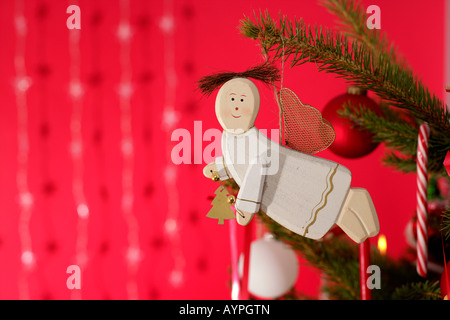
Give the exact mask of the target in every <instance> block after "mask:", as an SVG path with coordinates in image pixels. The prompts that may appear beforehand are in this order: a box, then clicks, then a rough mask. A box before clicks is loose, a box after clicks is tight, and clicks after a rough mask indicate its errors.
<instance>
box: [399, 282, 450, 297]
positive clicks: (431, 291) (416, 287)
mask: <svg viewBox="0 0 450 320" xmlns="http://www.w3.org/2000/svg"><path fill="white" fill-rule="evenodd" d="M394 299H395V300H399V299H402V300H442V297H441V288H440V286H439V281H433V282H431V281H425V282H413V283H408V284H405V285H403V286H402V287H400V288H398V289H396V290H395V292H394Z"/></svg>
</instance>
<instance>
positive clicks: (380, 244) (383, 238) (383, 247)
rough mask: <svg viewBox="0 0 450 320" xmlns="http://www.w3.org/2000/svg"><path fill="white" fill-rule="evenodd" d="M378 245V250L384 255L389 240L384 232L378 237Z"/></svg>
mask: <svg viewBox="0 0 450 320" xmlns="http://www.w3.org/2000/svg"><path fill="white" fill-rule="evenodd" d="M377 246H378V250H379V251H380V254H381V255H382V256H384V255H385V254H386V251H387V241H386V236H385V235H384V234H380V236H379V237H378V244H377Z"/></svg>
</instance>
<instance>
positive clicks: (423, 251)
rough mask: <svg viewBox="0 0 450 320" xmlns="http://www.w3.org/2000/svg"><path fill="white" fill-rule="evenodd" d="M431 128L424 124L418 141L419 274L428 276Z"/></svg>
mask: <svg viewBox="0 0 450 320" xmlns="http://www.w3.org/2000/svg"><path fill="white" fill-rule="evenodd" d="M429 136H430V127H429V126H428V124H427V123H422V124H421V125H420V129H419V138H418V141H417V273H418V274H419V275H420V276H421V277H426V275H427V263H428V235H427V185H428V174H427V163H428V138H429Z"/></svg>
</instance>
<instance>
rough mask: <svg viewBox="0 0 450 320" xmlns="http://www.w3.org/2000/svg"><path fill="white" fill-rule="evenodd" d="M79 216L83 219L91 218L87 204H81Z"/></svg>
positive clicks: (78, 211) (78, 208) (78, 210)
mask: <svg viewBox="0 0 450 320" xmlns="http://www.w3.org/2000/svg"><path fill="white" fill-rule="evenodd" d="M77 213H78V216H79V217H80V218H82V219H85V218H87V217H89V208H88V206H87V205H86V204H85V203H80V204H79V205H78V207H77Z"/></svg>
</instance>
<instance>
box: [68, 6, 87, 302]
mask: <svg viewBox="0 0 450 320" xmlns="http://www.w3.org/2000/svg"><path fill="white" fill-rule="evenodd" d="M71 4H75V5H77V4H78V2H77V1H74V0H70V1H69V2H68V5H71ZM68 34H69V58H70V65H69V77H70V79H69V96H70V101H71V107H72V113H71V117H70V134H71V142H70V155H71V157H72V166H73V176H72V193H73V199H74V202H75V208H76V213H77V232H76V242H75V264H76V265H78V266H79V267H80V272H81V275H80V276H81V279H82V278H83V276H82V274H83V271H84V269H85V268H86V265H87V262H88V255H87V242H88V223H89V213H90V212H89V206H88V204H87V201H86V197H85V192H84V186H83V173H84V167H83V147H84V146H83V136H82V117H83V95H84V87H83V84H82V83H81V79H80V73H81V61H80V35H81V31H80V30H79V29H71V30H69V31H68ZM81 291H82V289H81V290H71V298H72V299H81V298H82V292H81Z"/></svg>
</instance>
